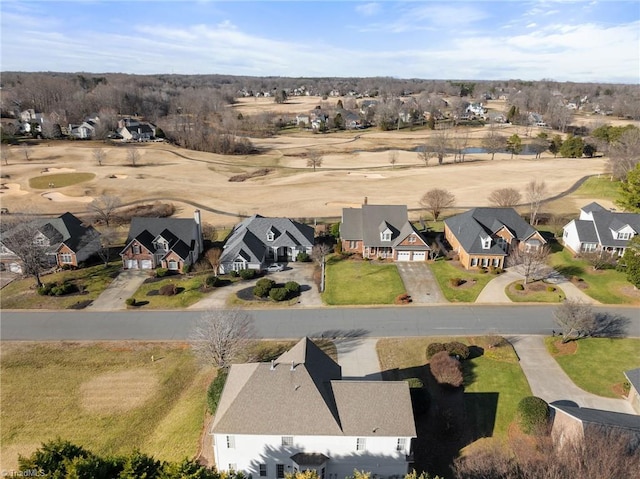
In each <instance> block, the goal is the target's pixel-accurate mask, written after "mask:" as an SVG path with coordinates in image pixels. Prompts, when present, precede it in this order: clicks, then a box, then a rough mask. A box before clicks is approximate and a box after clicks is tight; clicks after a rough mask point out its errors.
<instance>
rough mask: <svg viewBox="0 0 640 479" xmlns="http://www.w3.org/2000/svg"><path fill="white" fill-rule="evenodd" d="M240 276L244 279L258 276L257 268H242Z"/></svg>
mask: <svg viewBox="0 0 640 479" xmlns="http://www.w3.org/2000/svg"><path fill="white" fill-rule="evenodd" d="M240 277H241V278H242V279H245V280H247V279H253V278H255V277H256V270H255V269H242V270H240Z"/></svg>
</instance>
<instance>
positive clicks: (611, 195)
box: [571, 176, 621, 201]
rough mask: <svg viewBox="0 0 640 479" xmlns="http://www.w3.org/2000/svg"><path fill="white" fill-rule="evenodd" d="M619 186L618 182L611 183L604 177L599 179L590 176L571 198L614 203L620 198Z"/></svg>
mask: <svg viewBox="0 0 640 479" xmlns="http://www.w3.org/2000/svg"><path fill="white" fill-rule="evenodd" d="M620 185H621V183H620V182H619V181H611V180H610V178H609V177H606V176H601V177H600V178H598V177H596V176H592V177H591V178H588V179H587V180H586V181H585V182H584V183H582V185H580V187H579V188H578V189H577V190H576V191H575V192H574V193H573V194H572V195H571V196H574V197H577V198H602V199H603V200H611V201H616V200H617V199H619V198H620Z"/></svg>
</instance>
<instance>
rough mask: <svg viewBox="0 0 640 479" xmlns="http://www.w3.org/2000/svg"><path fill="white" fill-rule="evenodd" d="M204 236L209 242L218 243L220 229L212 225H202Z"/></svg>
mask: <svg viewBox="0 0 640 479" xmlns="http://www.w3.org/2000/svg"><path fill="white" fill-rule="evenodd" d="M202 236H203V237H204V239H208V240H209V241H216V240H217V239H218V229H217V228H216V227H215V226H214V225H212V224H211V223H204V224H203V225H202Z"/></svg>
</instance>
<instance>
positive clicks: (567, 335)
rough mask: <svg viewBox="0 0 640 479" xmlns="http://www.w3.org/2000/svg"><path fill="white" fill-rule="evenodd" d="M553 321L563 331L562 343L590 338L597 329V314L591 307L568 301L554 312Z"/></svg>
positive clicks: (579, 302)
mask: <svg viewBox="0 0 640 479" xmlns="http://www.w3.org/2000/svg"><path fill="white" fill-rule="evenodd" d="M553 319H554V321H555V322H556V324H557V325H558V326H559V327H560V329H561V331H562V342H563V343H566V342H568V341H571V340H572V339H580V338H584V337H586V336H590V335H591V332H592V331H593V330H594V329H595V327H596V313H595V312H594V311H593V308H592V307H591V305H589V304H587V303H583V302H582V301H576V300H573V299H566V300H565V301H564V302H563V303H562V304H561V305H560V306H558V307H557V308H556V309H555V311H554V312H553Z"/></svg>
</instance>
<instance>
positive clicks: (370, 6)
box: [355, 3, 382, 17]
mask: <svg viewBox="0 0 640 479" xmlns="http://www.w3.org/2000/svg"><path fill="white" fill-rule="evenodd" d="M381 9H382V7H381V6H380V4H379V3H362V4H359V5H357V6H356V8H355V10H356V12H358V13H360V14H362V15H364V16H365V17H370V16H373V15H375V14H376V13H378V12H380V10H381Z"/></svg>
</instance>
